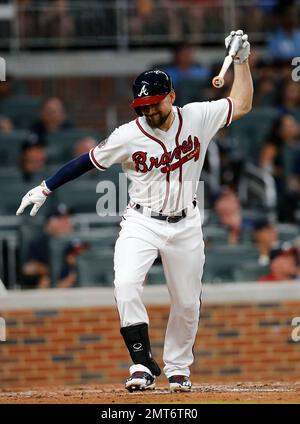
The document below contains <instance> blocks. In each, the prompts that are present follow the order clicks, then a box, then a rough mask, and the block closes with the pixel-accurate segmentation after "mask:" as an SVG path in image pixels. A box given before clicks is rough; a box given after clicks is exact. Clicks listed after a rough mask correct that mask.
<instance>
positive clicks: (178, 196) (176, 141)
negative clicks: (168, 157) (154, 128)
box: [175, 107, 182, 211]
mask: <svg viewBox="0 0 300 424" xmlns="http://www.w3.org/2000/svg"><path fill="white" fill-rule="evenodd" d="M177 113H178V118H179V126H178V131H177V134H176V137H175V143H176V146H177V147H179V141H178V138H179V134H180V132H181V128H182V116H181V113H180V110H179V107H177ZM179 159H181V150H180V149H179ZM181 189H182V164H181V165H180V168H179V191H178V195H177V200H176V206H175V210H176V211H177V209H178V204H179V199H180V195H181Z"/></svg>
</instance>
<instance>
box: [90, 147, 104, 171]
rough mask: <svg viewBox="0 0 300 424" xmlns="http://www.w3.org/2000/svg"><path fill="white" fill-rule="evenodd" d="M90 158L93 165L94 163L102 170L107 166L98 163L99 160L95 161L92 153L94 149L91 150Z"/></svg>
mask: <svg viewBox="0 0 300 424" xmlns="http://www.w3.org/2000/svg"><path fill="white" fill-rule="evenodd" d="M90 157H91V159H92V162H94V165H96V167H99V168H100V169H103V171H105V170H106V169H107V168H106V167H105V166H102V165H100V163H99V162H97V160H96V158H95V155H94V149H92V150H91V156H90Z"/></svg>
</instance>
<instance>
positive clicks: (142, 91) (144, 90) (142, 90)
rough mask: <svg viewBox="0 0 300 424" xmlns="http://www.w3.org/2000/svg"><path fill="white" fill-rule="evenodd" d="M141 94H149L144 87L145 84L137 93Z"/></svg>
mask: <svg viewBox="0 0 300 424" xmlns="http://www.w3.org/2000/svg"><path fill="white" fill-rule="evenodd" d="M142 95H144V96H149V93H148V91H147V89H146V85H143V87H142V88H141V91H140V92H139V94H138V96H139V97H141V96H142Z"/></svg>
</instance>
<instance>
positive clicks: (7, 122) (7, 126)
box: [0, 115, 14, 134]
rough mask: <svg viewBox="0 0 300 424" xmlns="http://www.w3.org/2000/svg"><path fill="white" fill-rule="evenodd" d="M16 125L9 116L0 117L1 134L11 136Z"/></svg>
mask: <svg viewBox="0 0 300 424" xmlns="http://www.w3.org/2000/svg"><path fill="white" fill-rule="evenodd" d="M13 129H14V124H13V123H12V121H11V119H10V118H8V117H7V116H3V115H2V116H0V133H2V134H9V133H11V132H12V131H13Z"/></svg>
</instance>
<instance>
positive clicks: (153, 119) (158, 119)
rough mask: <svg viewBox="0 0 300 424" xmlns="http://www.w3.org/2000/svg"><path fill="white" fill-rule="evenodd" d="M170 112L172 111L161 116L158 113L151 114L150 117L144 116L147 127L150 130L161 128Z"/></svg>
mask: <svg viewBox="0 0 300 424" xmlns="http://www.w3.org/2000/svg"><path fill="white" fill-rule="evenodd" d="M171 112H172V109H171V110H170V112H168V113H167V114H166V115H162V114H161V113H160V112H156V113H153V114H152V116H146V120H147V123H148V125H149V126H150V127H152V128H159V127H161V126H162V125H163V124H164V123H165V122H166V120H167V119H168V118H169V116H170V113H171Z"/></svg>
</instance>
